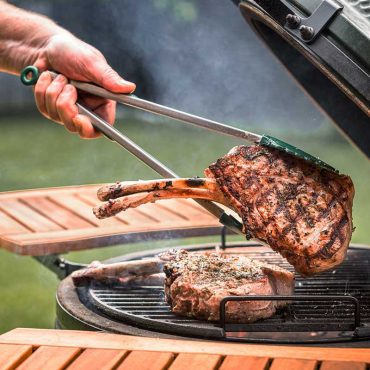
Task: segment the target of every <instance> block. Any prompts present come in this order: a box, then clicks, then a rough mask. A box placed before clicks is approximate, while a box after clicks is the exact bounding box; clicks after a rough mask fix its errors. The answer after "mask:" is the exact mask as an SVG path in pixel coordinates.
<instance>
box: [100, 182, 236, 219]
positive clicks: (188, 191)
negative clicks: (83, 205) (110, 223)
mask: <svg viewBox="0 0 370 370" xmlns="http://www.w3.org/2000/svg"><path fill="white" fill-rule="evenodd" d="M193 181H196V184H195V185H196V187H192V186H191V185H193ZM166 182H167V184H168V186H167V188H166V189H164V188H163V186H165V183H166ZM169 182H171V185H169ZM120 186H121V189H124V190H123V192H124V194H136V195H134V196H126V197H123V198H118V199H110V200H109V201H108V202H107V203H104V204H102V205H100V206H98V207H95V208H94V209H93V211H94V214H95V216H96V217H97V218H107V217H111V216H113V215H115V214H117V213H119V212H121V211H125V210H126V209H128V208H136V207H138V206H140V205H142V204H145V203H153V202H155V201H157V200H161V199H172V198H193V199H206V200H211V201H215V202H218V203H220V204H224V205H226V206H228V207H230V203H229V202H228V201H227V200H226V198H225V197H224V195H223V194H222V192H221V191H220V190H219V188H218V186H217V184H216V183H215V181H214V180H212V179H178V180H171V181H170V180H154V181H148V182H144V181H143V182H138V183H135V184H133V183H129V184H128V185H123V186H122V185H120ZM161 187H162V188H161ZM107 188H109V187H104V188H102V189H100V190H101V191H100V190H99V193H100V195H102V194H107V193H106V189H107ZM149 189H153V190H151V191H150V192H149V193H143V194H141V192H147V191H148V190H149ZM154 189H155V190H154ZM156 189H163V190H156ZM138 193H140V194H138ZM115 196H116V195H115ZM104 197H105V196H104Z"/></svg>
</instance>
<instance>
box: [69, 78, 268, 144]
mask: <svg viewBox="0 0 370 370" xmlns="http://www.w3.org/2000/svg"><path fill="white" fill-rule="evenodd" d="M70 83H71V84H72V85H73V86H75V87H76V88H78V89H79V90H82V91H85V92H88V93H90V94H93V95H97V96H100V97H103V98H106V99H110V100H115V101H116V102H118V103H121V104H124V105H127V106H129V107H133V108H137V109H140V110H143V111H146V112H150V113H154V114H157V115H160V116H164V117H169V118H172V119H174V120H177V121H182V122H186V123H188V124H191V125H194V126H198V127H201V128H204V129H207V130H210V131H215V132H218V133H221V134H223V135H228V136H232V137H237V138H240V139H243V140H247V141H250V142H253V143H259V142H260V140H261V138H262V136H261V135H257V134H254V133H251V132H248V131H244V130H240V129H238V128H235V127H232V126H228V125H225V124H223V123H219V122H216V121H212V120H209V119H206V118H203V117H199V116H195V115H193V114H190V113H186V112H182V111H179V110H177V109H173V108H170V107H166V106H164V105H160V104H157V103H153V102H151V101H148V100H144V99H141V98H138V97H137V96H135V95H134V94H116V93H112V92H110V91H108V90H105V89H103V88H102V87H100V86H96V85H93V84H89V83H86V82H80V81H74V80H72V81H70Z"/></svg>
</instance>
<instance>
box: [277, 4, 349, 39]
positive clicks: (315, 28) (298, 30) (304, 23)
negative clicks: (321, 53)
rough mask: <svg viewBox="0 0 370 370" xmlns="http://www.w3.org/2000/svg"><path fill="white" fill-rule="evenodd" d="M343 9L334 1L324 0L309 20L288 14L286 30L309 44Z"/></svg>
mask: <svg viewBox="0 0 370 370" xmlns="http://www.w3.org/2000/svg"><path fill="white" fill-rule="evenodd" d="M342 9H343V6H342V5H340V4H338V3H337V2H336V1H334V0H323V2H322V3H321V4H320V5H319V6H318V7H317V8H316V9H315V10H314V12H313V13H312V14H311V15H310V16H309V17H308V18H303V17H301V16H300V15H298V14H294V13H291V14H288V15H287V16H286V18H285V19H286V23H285V25H284V28H285V29H286V30H287V31H288V32H289V33H290V34H292V35H294V36H295V37H296V38H298V39H299V40H301V41H303V42H305V43H307V44H309V43H312V42H313V41H314V40H315V39H316V37H317V36H318V35H319V34H320V33H321V31H322V30H323V29H324V28H325V26H326V25H327V24H328V22H329V21H330V20H331V19H332V18H333V17H334V16H335V15H336V14H337V13H338V12H339V11H340V10H342Z"/></svg>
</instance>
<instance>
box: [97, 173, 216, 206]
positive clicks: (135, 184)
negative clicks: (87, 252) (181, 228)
mask: <svg viewBox="0 0 370 370" xmlns="http://www.w3.org/2000/svg"><path fill="white" fill-rule="evenodd" d="M187 188H196V189H207V190H209V191H218V185H217V183H216V180H210V179H200V178H197V177H194V178H183V179H163V180H149V181H132V182H130V181H126V182H119V181H118V182H116V183H115V184H112V185H105V186H102V187H101V188H100V189H99V190H98V193H97V195H98V199H99V200H101V201H105V200H109V199H115V198H119V197H122V196H125V195H129V194H136V193H142V192H145V191H154V190H170V189H187Z"/></svg>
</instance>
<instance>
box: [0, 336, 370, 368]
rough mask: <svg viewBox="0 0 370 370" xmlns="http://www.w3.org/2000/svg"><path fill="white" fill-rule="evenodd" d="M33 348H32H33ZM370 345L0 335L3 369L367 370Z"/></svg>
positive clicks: (0, 364) (1, 364) (0, 356)
mask: <svg viewBox="0 0 370 370" xmlns="http://www.w3.org/2000/svg"><path fill="white" fill-rule="evenodd" d="M32 350H33V352H32ZM369 364H370V349H364V348H363V349H361V348H321V347H302V346H271V345H257V344H246V343H243V344H241V343H225V342H224V343H221V342H211V341H193V340H173V339H171V340H170V339H158V338H145V337H135V336H127V335H117V334H107V333H97V332H85V331H75V330H50V329H14V330H12V331H10V332H8V333H5V334H2V335H0V370H4V369H6V370H9V369H14V368H15V367H17V369H21V370H26V369H27V370H33V369H48V370H57V369H68V370H98V369H99V370H111V369H116V370H139V369H140V370H165V369H169V370H190V369H191V370H193V369H194V370H198V369H199V370H215V369H218V370H242V369H252V370H286V369H287V370H298V369H299V370H316V369H318V368H320V370H366V368H367V367H368V365H369Z"/></svg>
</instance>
